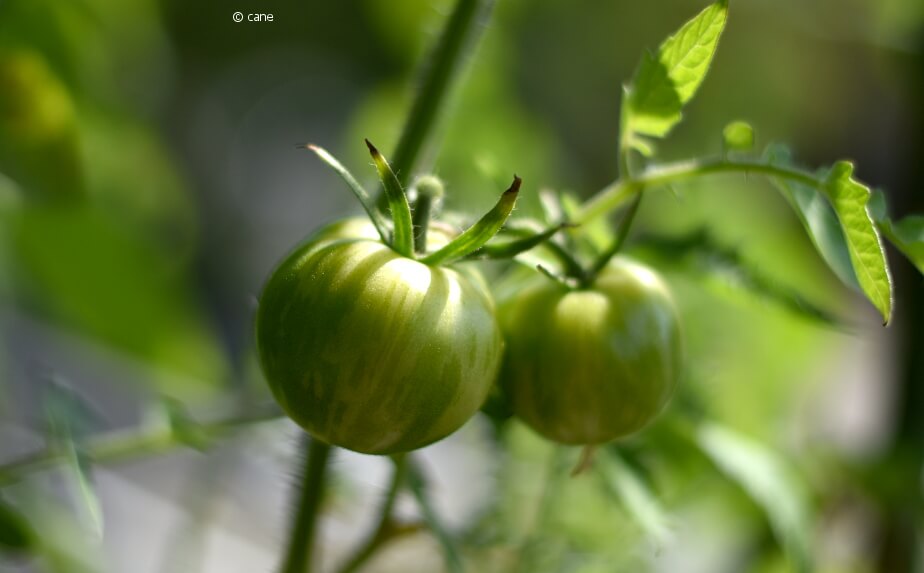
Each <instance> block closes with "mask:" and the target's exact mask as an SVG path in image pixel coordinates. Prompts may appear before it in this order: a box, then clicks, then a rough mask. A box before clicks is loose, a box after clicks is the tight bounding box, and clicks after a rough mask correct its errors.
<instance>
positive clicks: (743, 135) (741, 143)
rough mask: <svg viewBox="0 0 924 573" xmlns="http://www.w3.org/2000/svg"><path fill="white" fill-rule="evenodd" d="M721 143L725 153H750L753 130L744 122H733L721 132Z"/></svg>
mask: <svg viewBox="0 0 924 573" xmlns="http://www.w3.org/2000/svg"><path fill="white" fill-rule="evenodd" d="M722 141H723V143H724V147H725V150H726V151H750V150H752V149H754V128H753V127H751V124H749V123H747V122H744V121H733V122H732V123H729V124H728V125H726V126H725V129H724V130H722Z"/></svg>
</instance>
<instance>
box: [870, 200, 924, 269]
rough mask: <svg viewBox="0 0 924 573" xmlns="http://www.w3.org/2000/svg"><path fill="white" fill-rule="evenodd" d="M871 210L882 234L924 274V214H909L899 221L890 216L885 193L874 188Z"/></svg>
mask: <svg viewBox="0 0 924 573" xmlns="http://www.w3.org/2000/svg"><path fill="white" fill-rule="evenodd" d="M869 211H870V215H871V216H872V217H873V221H875V222H876V226H877V227H879V230H880V231H882V234H883V235H885V237H886V238H887V239H888V240H889V242H890V243H892V244H893V245H895V248H897V249H898V250H899V251H901V253H902V254H903V255H905V256H906V257H907V258H908V260H910V261H911V262H912V264H914V266H915V267H917V269H918V271H919V272H921V274H924V216H922V215H909V216H907V217H905V218H904V219H902V220H901V221H899V222H898V223H896V222H894V221H892V219H891V218H889V211H888V207H887V206H886V201H885V195H884V194H883V193H882V191H879V190H874V191H873V194H872V196H871V197H870V200H869Z"/></svg>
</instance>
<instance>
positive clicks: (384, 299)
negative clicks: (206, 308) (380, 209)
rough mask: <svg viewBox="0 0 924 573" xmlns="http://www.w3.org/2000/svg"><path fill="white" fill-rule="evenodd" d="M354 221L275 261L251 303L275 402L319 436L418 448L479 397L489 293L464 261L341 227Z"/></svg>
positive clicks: (495, 353) (382, 447) (393, 448)
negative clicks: (414, 254) (456, 265)
mask: <svg viewBox="0 0 924 573" xmlns="http://www.w3.org/2000/svg"><path fill="white" fill-rule="evenodd" d="M360 230H361V228H360ZM356 232H357V228H356V227H355V226H354V225H353V224H351V223H349V222H341V223H340V224H335V225H333V226H329V227H327V228H325V229H323V230H322V231H321V232H319V233H318V234H316V235H315V236H314V238H313V240H309V241H308V242H307V243H305V244H303V245H302V246H301V247H300V248H298V249H297V250H296V251H295V252H293V253H292V254H291V255H290V256H289V257H288V258H287V259H286V260H284V261H283V262H282V264H280V265H279V267H278V268H277V269H276V270H275V271H274V272H273V274H272V276H271V277H270V279H269V281H268V282H267V284H266V286H265V288H264V291H263V295H262V298H261V301H260V307H259V310H258V312H257V324H256V338H257V349H258V351H259V354H260V362H261V365H262V367H263V372H264V374H265V376H266V379H267V381H268V383H269V386H270V388H271V390H272V392H273V395H274V396H275V397H276V399H277V400H278V402H279V403H280V405H281V406H282V408H283V410H285V412H286V413H287V414H288V415H289V416H290V417H291V418H292V419H293V420H294V421H295V422H296V423H298V424H299V425H301V426H302V427H303V428H305V429H306V430H307V431H308V432H309V433H311V434H312V435H313V436H315V437H317V438H318V439H320V440H323V441H325V442H327V443H330V444H333V445H336V446H340V447H344V448H347V449H350V450H354V451H357V452H362V453H369V454H389V453H396V452H403V451H409V450H413V449H417V448H420V447H423V446H426V445H427V444H430V443H432V442H435V441H437V440H440V439H442V438H444V437H446V436H447V435H449V434H451V433H452V432H454V431H455V430H457V429H458V428H459V427H460V426H462V424H464V423H465V422H466V421H467V420H468V419H469V418H470V417H471V416H472V415H473V414H474V413H475V412H476V411H477V410H478V408H479V407H481V405H482V403H483V402H484V401H485V398H486V397H487V394H488V392H489V390H490V388H491V385H492V383H493V382H494V380H495V378H496V375H497V370H498V368H499V366H500V360H501V354H502V350H503V339H502V337H501V333H500V327H499V325H498V323H497V319H496V318H495V311H494V302H493V299H492V298H491V296H490V294H489V293H488V290H487V288H486V287H485V285H484V282H483V279H481V278H480V275H478V274H477V273H476V272H474V271H473V270H470V269H464V270H463V269H453V268H448V267H430V266H427V265H424V264H422V263H420V262H417V261H414V260H412V259H409V258H405V257H402V256H400V255H398V254H397V253H395V252H394V251H393V250H391V249H390V248H389V247H388V246H386V245H384V244H382V243H381V242H380V241H377V240H371V239H368V238H358V239H357V238H342V237H343V236H344V234H345V235H346V236H347V237H351V236H355V234H356Z"/></svg>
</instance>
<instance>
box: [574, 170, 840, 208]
mask: <svg viewBox="0 0 924 573" xmlns="http://www.w3.org/2000/svg"><path fill="white" fill-rule="evenodd" d="M715 173H758V174H761V175H767V176H769V177H779V178H781V179H786V180H789V181H794V182H796V183H801V184H803V185H808V186H810V187H812V188H815V189H817V188H819V187H821V185H822V184H823V182H822V181H821V180H820V179H818V178H817V177H816V176H815V175H813V174H812V173H810V172H808V171H804V170H802V169H796V168H792V167H784V166H780V165H772V164H769V163H764V162H760V161H755V160H737V159H736V160H728V159H722V158H720V159H702V160H694V161H683V162H678V163H669V164H666V165H661V166H656V167H651V168H649V169H647V170H646V171H645V172H643V173H641V174H640V175H637V176H635V177H632V178H631V179H629V178H624V177H621V178H620V179H618V180H616V181H614V182H613V183H611V184H610V185H608V186H607V187H605V188H604V189H603V190H601V191H599V192H598V193H597V194H596V195H594V196H593V197H591V198H590V199H588V200H587V202H585V203H584V207H583V208H582V209H581V212H580V213H579V214H578V216H577V217H576V221H575V223H584V222H587V221H590V220H592V219H596V218H597V217H600V216H603V215H606V214H607V213H609V212H610V211H612V210H613V209H616V208H617V207H619V206H620V205H622V204H623V203H624V202H625V201H626V200H627V199H629V198H631V197H632V196H633V194H634V190H633V187H634V186H638V187H639V188H646V187H657V186H659V185H666V184H669V183H676V182H680V181H687V180H690V179H695V178H698V177H702V176H705V175H712V174H715Z"/></svg>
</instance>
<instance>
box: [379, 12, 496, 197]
mask: <svg viewBox="0 0 924 573" xmlns="http://www.w3.org/2000/svg"><path fill="white" fill-rule="evenodd" d="M494 3H495V0H458V1H457V2H456V5H455V8H454V9H453V11H452V14H451V15H450V16H449V20H448V21H447V22H446V27H445V28H443V32H442V34H441V35H440V38H439V40H438V41H437V44H436V46H435V47H434V50H433V52H432V53H431V55H430V60H429V62H428V63H427V65H426V66H425V67H424V68H423V73H422V76H421V78H420V88H419V91H418V92H417V96H416V98H415V99H414V103H413V105H412V106H411V111H410V113H409V115H408V118H407V121H406V122H405V124H404V131H402V132H401V137H400V139H399V140H398V146H397V147H396V148H395V152H394V153H393V154H392V167H393V168H394V170H395V173H396V174H397V175H398V180H399V181H400V182H401V184H402V185H403V186H406V185H407V183H408V181H410V178H411V175H412V174H413V172H414V167H415V165H416V163H417V160H418V159H419V157H420V154H421V151H422V150H423V148H424V146H425V144H426V143H427V139H428V138H429V136H430V134H431V133H432V132H433V130H434V128H435V127H436V124H437V123H438V122H439V115H440V113H441V111H442V110H443V108H444V107H445V102H446V99H447V96H448V95H449V93H450V92H451V91H452V87H453V84H454V83H456V82H455V81H454V80H456V79H457V78H458V77H459V75H460V72H461V71H462V69H463V67H464V61H463V60H464V59H465V57H464V56H465V54H466V52H468V51H470V50H471V49H472V48H474V46H475V44H476V43H477V40H478V38H479V36H480V35H481V32H482V30H483V29H484V28H485V27H486V24H487V20H488V17H489V16H490V14H491V11H492V9H493V8H494ZM378 204H379V206H380V207H384V206H385V204H386V199H385V196H384V193H379V198H378Z"/></svg>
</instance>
